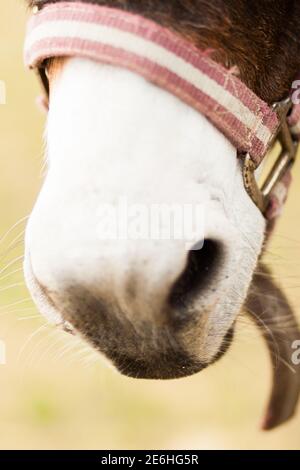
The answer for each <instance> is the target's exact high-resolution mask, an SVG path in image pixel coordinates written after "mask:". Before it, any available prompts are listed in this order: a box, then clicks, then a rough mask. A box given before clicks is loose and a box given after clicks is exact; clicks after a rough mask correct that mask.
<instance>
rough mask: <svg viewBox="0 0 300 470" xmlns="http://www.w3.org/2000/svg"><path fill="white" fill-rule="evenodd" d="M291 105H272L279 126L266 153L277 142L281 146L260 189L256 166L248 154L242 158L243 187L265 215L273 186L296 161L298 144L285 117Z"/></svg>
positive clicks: (279, 103)
mask: <svg viewBox="0 0 300 470" xmlns="http://www.w3.org/2000/svg"><path fill="white" fill-rule="evenodd" d="M292 105H293V104H292V101H291V99H290V98H287V99H285V100H283V101H280V102H278V103H275V104H274V105H273V109H274V110H275V111H276V113H277V116H278V120H279V122H280V125H279V128H278V133H277V134H276V136H275V138H274V141H273V146H272V147H271V150H269V151H268V153H269V152H270V151H272V148H274V146H275V144H276V143H277V142H279V144H280V146H281V151H280V154H279V156H278V157H277V159H276V161H275V163H274V165H273V167H272V169H271V171H270V173H269V174H268V176H267V177H266V179H265V181H264V183H263V185H262V187H259V185H258V183H257V180H256V176H255V171H256V170H257V168H258V166H257V165H256V164H255V162H254V161H253V159H252V158H251V156H250V154H246V155H245V157H244V165H243V178H244V185H245V188H246V191H247V192H248V194H249V196H250V197H251V199H252V200H253V202H254V203H255V204H256V205H257V207H258V208H259V209H260V210H261V212H262V213H263V214H265V213H266V210H267V208H268V206H269V202H270V198H271V195H272V192H273V190H274V188H275V186H276V185H277V183H278V182H279V181H281V180H282V178H283V177H284V175H285V174H286V172H287V171H288V170H289V169H290V168H291V167H292V165H293V164H294V162H295V159H296V155H297V148H298V142H297V141H296V140H295V139H294V138H293V135H292V133H291V129H290V126H289V124H288V121H287V116H288V113H289V111H290V110H291V108H292ZM266 155H267V154H266ZM264 158H265V157H264Z"/></svg>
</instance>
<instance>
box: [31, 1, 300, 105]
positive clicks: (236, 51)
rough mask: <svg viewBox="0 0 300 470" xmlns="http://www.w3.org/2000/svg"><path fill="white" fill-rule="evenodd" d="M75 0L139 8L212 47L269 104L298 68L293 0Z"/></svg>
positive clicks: (297, 7)
mask: <svg viewBox="0 0 300 470" xmlns="http://www.w3.org/2000/svg"><path fill="white" fill-rule="evenodd" d="M60 1H63V0H29V3H30V6H34V5H39V6H43V5H45V4H49V3H55V2H56V3H58V2H60ZM64 1H65V0H64ZM81 1H85V2H87V3H97V4H99V5H107V6H112V7H118V8H122V9H125V10H128V11H131V12H137V13H140V14H142V15H144V16H146V17H148V18H151V19H153V20H155V21H157V22H159V23H161V24H163V25H165V26H168V27H170V28H172V29H173V30H175V31H177V32H179V33H180V34H181V35H183V36H184V37H186V38H188V39H189V40H191V41H193V43H195V44H196V45H197V46H198V47H200V48H202V49H203V48H204V49H207V48H208V49H212V50H213V56H214V58H215V59H216V60H217V61H219V62H221V63H223V64H224V65H225V66H227V67H232V66H237V67H238V70H239V71H240V76H241V79H242V80H243V81H244V82H245V83H246V84H247V85H248V86H249V87H250V88H251V89H252V90H253V91H255V92H256V93H257V94H258V95H259V96H260V97H261V98H263V99H264V100H266V101H267V102H269V103H272V102H274V101H277V100H279V99H281V98H283V97H284V96H286V95H287V94H288V92H289V88H290V85H291V83H292V81H293V80H294V79H295V78H296V76H297V74H298V73H299V72H300V20H299V18H300V2H299V0H251V1H249V0H226V1H225V0H213V1H212V0H81Z"/></svg>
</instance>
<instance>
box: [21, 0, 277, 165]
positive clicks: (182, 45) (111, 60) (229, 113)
mask: <svg viewBox="0 0 300 470" xmlns="http://www.w3.org/2000/svg"><path fill="white" fill-rule="evenodd" d="M58 56H81V57H86V58H90V59H93V60H97V61H101V62H104V63H108V64H113V65H117V66H121V67H126V68H127V69H129V70H131V71H133V72H136V73H139V74H141V75H142V76H143V77H145V78H146V79H147V80H149V81H151V82H152V83H154V84H156V85H157V86H159V87H161V88H164V89H165V90H167V91H169V92H171V93H173V94H174V95H176V96H177V97H178V98H180V99H181V100H183V101H184V102H186V103H187V104H189V105H190V106H192V107H193V108H195V109H196V110H197V111H199V112H200V113H202V114H203V115H205V116H206V117H207V118H208V119H209V120H210V121H211V122H212V123H213V124H214V125H215V126H216V127H217V128H218V129H219V130H220V131H221V132H222V133H223V134H224V135H225V136H226V137H227V138H228V139H229V140H230V141H231V142H232V144H233V145H234V146H235V147H236V148H237V149H238V150H239V152H249V153H250V155H251V157H252V159H253V160H254V161H255V163H256V164H259V163H260V161H261V160H262V158H263V157H264V155H265V153H266V151H267V150H268V148H269V146H270V144H271V142H272V140H273V138H274V135H275V134H276V131H277V129H278V126H279V121H278V117H277V114H276V113H275V112H274V111H273V110H272V109H271V108H270V107H269V106H268V105H267V104H266V103H265V102H264V101H262V100H261V99H260V98H259V97H257V96H256V95H255V94H254V93H253V92H252V91H251V90H250V89H249V88H247V87H246V85H245V84H244V83H242V82H241V81H240V80H239V79H238V78H237V77H236V76H234V75H233V74H232V73H230V71H228V70H227V69H225V68H224V67H222V66H221V65H220V64H217V63H216V62H214V61H213V60H212V59H210V58H209V57H207V55H206V54H205V53H204V52H202V51H200V50H199V49H197V48H196V47H195V46H193V45H192V44H191V43H189V42H188V41H186V40H184V39H183V38H182V37H180V36H178V35H177V34H175V33H173V32H171V31H170V30H168V29H166V28H163V27H162V26H160V25H158V24H156V23H154V22H152V21H150V20H147V19H145V18H144V17H141V16H139V15H134V14H131V13H126V12H123V11H121V10H117V9H113V8H107V7H102V6H97V5H90V4H86V3H85V4H83V3H80V2H79V3H78V2H76V3H73V2H69V3H68V2H64V3H59V4H51V5H49V6H46V7H45V8H43V9H42V10H41V11H39V12H38V13H37V14H36V15H34V16H33V17H32V18H31V20H30V23H29V28H28V33H27V38H26V42H25V62H26V64H27V65H28V66H30V67H32V68H33V67H38V66H40V65H41V64H42V63H43V61H44V60H45V59H48V58H51V57H58Z"/></svg>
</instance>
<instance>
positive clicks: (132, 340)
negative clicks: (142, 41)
mask: <svg viewBox="0 0 300 470" xmlns="http://www.w3.org/2000/svg"><path fill="white" fill-rule="evenodd" d="M50 82H51V106H50V109H49V114H48V122H47V129H46V140H47V160H48V173H47V176H46V179H45V182H44V186H43V188H42V190H41V193H40V195H39V198H38V201H37V203H36V205H35V208H34V210H33V212H32V215H31V217H30V220H29V223H28V227H27V232H26V256H25V274H26V279H27V283H28V287H29V289H30V291H31V293H32V296H33V298H34V300H35V302H36V304H37V306H38V308H39V310H40V311H41V313H42V314H43V315H45V316H46V317H47V318H48V319H49V321H51V322H52V323H55V324H57V325H61V326H62V327H63V328H67V329H68V330H70V331H71V332H73V333H75V334H79V335H80V336H82V337H83V338H84V339H86V340H87V341H88V342H89V343H90V344H92V345H93V346H94V348H96V349H97V350H98V351H100V352H101V353H103V354H104V355H105V356H106V357H107V358H108V359H110V360H111V361H112V363H113V364H114V365H115V366H116V367H117V368H118V370H120V372H121V373H123V374H125V375H128V376H132V377H136V378H153V379H170V378H177V377H182V376H187V375H190V374H193V373H196V372H198V371H200V370H202V369H203V368H205V367H206V366H208V365H209V364H211V363H213V362H214V361H216V360H217V359H218V358H219V357H221V355H222V354H223V353H224V352H225V351H226V350H227V348H228V346H229V345H230V342H231V339H232V336H233V330H234V324H235V320H236V318H237V316H238V314H239V312H240V311H241V308H242V305H243V303H244V301H245V298H246V296H247V292H248V288H249V286H250V283H251V280H252V277H253V273H254V270H255V267H256V264H257V259H258V256H259V254H260V252H261V248H262V243H263V238H264V230H265V222H264V219H263V217H262V215H261V213H260V212H259V210H258V209H257V208H256V207H255V206H254V204H253V203H252V201H251V200H250V198H249V197H248V196H247V194H246V192H245V189H244V186H243V181H242V175H241V168H240V163H239V162H238V159H237V158H236V150H235V149H234V147H233V146H232V145H231V144H230V143H229V142H228V141H227V140H226V139H225V138H224V136H223V135H222V134H221V133H219V132H218V130H217V129H216V128H215V127H213V126H212V125H211V124H210V123H209V122H208V121H207V120H206V119H205V118H204V117H203V116H202V115H200V114H199V113H197V112H196V111H194V110H193V109H191V108H190V107H189V106H187V105H186V104H184V103H183V102H181V101H180V100H179V99H177V98H176V97H174V96H173V95H171V94H169V93H167V92H165V91H163V90H162V89H159V88H157V87H155V86H154V85H153V84H151V83H149V82H146V81H145V80H144V79H143V78H142V77H140V76H138V75H135V74H133V73H131V72H129V71H127V70H122V69H119V68H117V67H111V66H109V65H102V64H98V63H95V62H92V61H89V60H85V59H68V60H67V59H66V60H64V61H62V62H60V64H59V67H56V69H55V73H54V72H53V74H52V77H51V80H50ZM120 198H126V199H127V200H128V201H130V202H131V203H132V204H143V205H146V206H147V205H151V204H155V203H158V202H159V203H170V202H172V203H177V204H185V203H186V202H187V201H188V202H190V203H192V204H196V203H202V202H204V201H205V224H204V230H203V232H204V233H200V230H199V241H200V240H203V239H204V243H203V247H202V248H201V249H199V250H192V251H187V249H186V246H185V244H184V243H183V241H180V240H175V239H173V240H164V241H163V242H161V243H159V242H158V241H157V240H147V241H142V240H136V241H130V242H129V241H128V240H118V241H116V240H103V239H100V238H99V236H98V231H97V224H98V223H99V220H98V214H99V206H100V205H101V204H112V205H113V204H116V203H117V201H118V200H119V199H120Z"/></svg>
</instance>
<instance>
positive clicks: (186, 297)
mask: <svg viewBox="0 0 300 470" xmlns="http://www.w3.org/2000/svg"><path fill="white" fill-rule="evenodd" d="M222 252H223V250H222V245H221V243H220V242H218V241H215V240H209V239H208V240H205V242H204V244H203V247H202V248H201V249H200V250H191V251H190V252H189V254H188V259H187V263H186V266H185V269H184V271H183V272H182V274H181V275H180V276H179V278H178V279H177V281H176V282H175V284H174V285H173V287H172V290H171V293H170V296H169V304H170V305H171V306H172V307H174V308H180V307H186V306H187V305H188V304H189V303H190V302H191V301H193V299H194V297H195V296H196V295H199V293H200V292H201V291H203V290H204V289H206V288H207V287H208V286H209V285H210V284H211V283H212V280H213V278H214V274H215V273H216V271H217V270H218V268H219V266H220V265H221V262H222Z"/></svg>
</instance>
